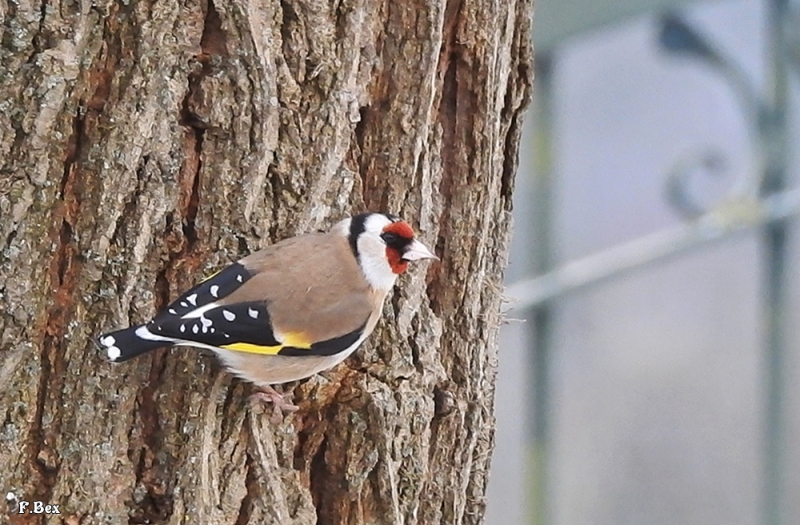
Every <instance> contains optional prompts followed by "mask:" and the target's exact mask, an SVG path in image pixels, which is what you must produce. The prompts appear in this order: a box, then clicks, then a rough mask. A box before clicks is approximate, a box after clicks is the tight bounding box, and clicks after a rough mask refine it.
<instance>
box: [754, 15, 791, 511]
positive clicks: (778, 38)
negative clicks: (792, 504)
mask: <svg viewBox="0 0 800 525" xmlns="http://www.w3.org/2000/svg"><path fill="white" fill-rule="evenodd" d="M768 9H769V13H768V17H769V18H768V24H769V25H768V31H769V36H768V38H769V41H768V49H767V52H768V65H769V67H770V71H769V74H768V78H767V82H768V84H767V91H766V93H765V98H764V102H765V106H764V110H763V114H762V116H761V120H760V133H759V138H760V140H761V141H762V142H761V147H762V151H763V152H764V161H765V165H764V179H763V183H762V187H761V193H762V195H770V194H772V193H775V192H778V191H781V190H783V189H784V187H785V185H786V171H787V169H786V162H787V141H788V135H787V131H788V130H787V127H786V111H787V107H788V78H787V64H786V60H787V57H786V50H787V47H786V46H787V40H786V20H787V19H788V15H789V4H788V1H787V0H769V1H768ZM787 227H788V226H787V221H786V220H782V221H777V222H774V223H772V224H770V225H768V226H767V227H765V229H764V249H765V250H766V253H765V270H766V276H765V277H766V283H765V309H766V311H765V317H766V319H765V324H766V328H767V340H766V359H765V367H766V370H765V375H766V409H765V422H764V424H765V436H764V473H763V476H764V486H763V490H764V494H763V503H762V505H763V508H762V519H763V523H764V524H765V525H780V524H781V523H783V510H784V505H783V482H784V472H783V466H784V464H785V461H784V457H783V456H784V442H785V439H784V420H785V417H784V416H785V415H784V410H783V397H784V388H785V378H784V357H785V354H786V322H785V321H786V320H785V316H786V306H787V302H786V289H787V283H786V258H787V246H786V237H787Z"/></svg>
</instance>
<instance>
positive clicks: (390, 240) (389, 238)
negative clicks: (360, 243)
mask: <svg viewBox="0 0 800 525" xmlns="http://www.w3.org/2000/svg"><path fill="white" fill-rule="evenodd" d="M381 239H383V242H385V243H386V244H387V245H388V246H391V245H392V244H395V243H397V241H399V240H400V238H399V237H398V236H397V234H395V233H392V232H385V233H382V234H381Z"/></svg>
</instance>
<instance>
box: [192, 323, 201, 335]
mask: <svg viewBox="0 0 800 525" xmlns="http://www.w3.org/2000/svg"><path fill="white" fill-rule="evenodd" d="M198 330H200V329H199V328H198V327H197V325H196V324H195V325H192V332H193V333H195V334H196V333H197V331H198Z"/></svg>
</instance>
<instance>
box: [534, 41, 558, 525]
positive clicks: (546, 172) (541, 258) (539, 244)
mask: <svg viewBox="0 0 800 525" xmlns="http://www.w3.org/2000/svg"><path fill="white" fill-rule="evenodd" d="M552 66H553V57H552V55H550V54H548V53H546V52H545V53H537V56H536V62H535V75H536V87H535V92H534V111H535V114H534V117H533V118H534V123H535V124H534V125H535V131H534V163H535V170H534V171H535V173H534V177H535V188H534V192H533V194H534V202H533V203H532V206H533V210H534V211H533V213H534V224H533V231H534V238H533V239H532V243H531V244H532V246H533V247H534V251H533V254H532V256H533V261H534V271H535V272H536V274H537V275H541V274H544V273H547V272H548V271H550V270H551V269H552V266H553V258H554V257H553V247H552V223H553V216H552V203H553V197H552V194H553V162H552V159H553V107H552V106H553V96H552V80H553V78H552V76H553V71H552V70H553V67H552ZM531 314H532V317H533V322H532V323H531V325H530V326H531V330H532V332H533V333H532V334H531V336H532V339H533V341H534V346H533V358H532V367H533V370H532V371H531V377H533V414H532V415H531V417H530V418H529V421H532V422H533V432H532V435H533V443H532V450H531V465H532V468H531V478H532V479H531V483H530V486H531V490H532V496H533V497H532V498H531V505H532V508H531V509H530V515H531V523H532V525H546V524H547V523H548V522H549V521H550V508H549V497H548V495H549V490H548V483H547V481H548V478H549V463H550V354H551V346H552V332H553V328H552V325H553V312H552V306H551V303H549V302H545V303H542V304H539V305H537V306H536V307H535V308H534V309H533V310H532V312H531Z"/></svg>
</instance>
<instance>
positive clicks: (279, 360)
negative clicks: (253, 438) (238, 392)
mask: <svg viewBox="0 0 800 525" xmlns="http://www.w3.org/2000/svg"><path fill="white" fill-rule="evenodd" d="M426 258H435V256H434V255H433V254H432V253H431V252H430V251H429V250H428V249H427V248H426V247H425V246H424V245H423V244H422V243H420V242H419V241H417V240H415V239H414V232H413V230H412V229H411V228H410V227H409V226H408V224H406V223H405V222H403V221H401V220H399V219H398V218H396V217H393V216H391V215H385V214H381V213H366V214H362V215H358V216H356V217H353V218H350V219H345V220H343V221H341V222H340V223H338V224H337V225H336V226H335V227H334V228H333V229H331V231H330V232H327V233H311V234H306V235H300V236H298V237H293V238H290V239H286V240H284V241H281V242H279V243H276V244H274V245H272V246H268V247H267V248H265V249H263V250H261V251H258V252H256V253H253V254H251V255H249V256H247V257H245V258H244V259H241V260H240V261H238V262H237V263H234V264H233V265H231V266H229V267H228V268H226V269H224V270H223V271H221V272H219V273H217V274H215V275H213V276H211V277H210V278H208V279H206V280H205V281H203V282H201V283H200V284H198V285H197V286H195V287H193V288H192V289H191V290H189V291H187V292H186V293H184V294H183V295H181V297H179V298H178V299H177V300H175V301H174V302H173V303H172V304H170V305H169V306H168V307H167V308H166V309H165V310H164V311H163V312H161V313H159V314H158V315H157V316H156V317H154V318H153V319H152V320H151V321H150V322H148V323H146V324H144V325H141V326H138V327H133V328H128V329H125V330H119V331H116V332H111V333H108V334H104V335H102V336H100V337H99V338H98V342H99V343H100V345H101V346H102V347H104V348H105V349H106V351H107V354H108V357H109V359H111V360H112V361H115V362H122V361H125V360H127V359H130V358H133V357H136V356H137V355H140V354H142V353H145V352H148V351H150V350H153V349H155V348H159V347H163V346H174V345H190V346H198V347H203V348H208V349H211V350H213V351H214V352H215V353H216V354H217V355H218V356H219V358H220V359H221V361H222V362H223V363H224V364H225V366H226V367H227V368H228V369H229V370H230V371H231V372H232V373H234V374H236V375H238V376H240V377H242V378H244V379H246V380H248V381H251V382H252V383H255V384H256V385H258V386H260V387H262V388H269V385H272V384H277V383H285V382H289V381H295V380H298V379H304V378H306V377H309V376H311V375H313V374H315V373H317V372H320V371H322V370H325V369H328V368H331V367H332V366H335V365H336V364H338V363H340V362H341V361H342V360H344V359H345V358H346V357H347V356H348V355H350V354H351V353H352V352H353V351H354V350H355V349H356V348H357V347H358V346H359V345H360V344H361V343H362V342H363V341H364V340H365V339H366V338H367V337H368V336H369V334H370V333H371V332H372V331H373V330H374V328H375V325H376V324H377V322H378V320H379V319H380V316H381V312H382V308H383V303H384V300H385V298H386V295H387V294H388V293H389V291H390V290H391V289H392V287H393V286H394V284H395V281H396V279H397V276H398V275H399V274H400V273H402V272H403V271H404V270H405V269H406V267H407V265H408V262H409V261H413V260H418V259H426ZM268 392H274V391H271V389H269V390H268ZM269 395H270V396H271V397H270V399H272V400H273V401H276V403H277V399H276V398H275V397H274V396H273V394H272V393H270V394H269Z"/></svg>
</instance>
